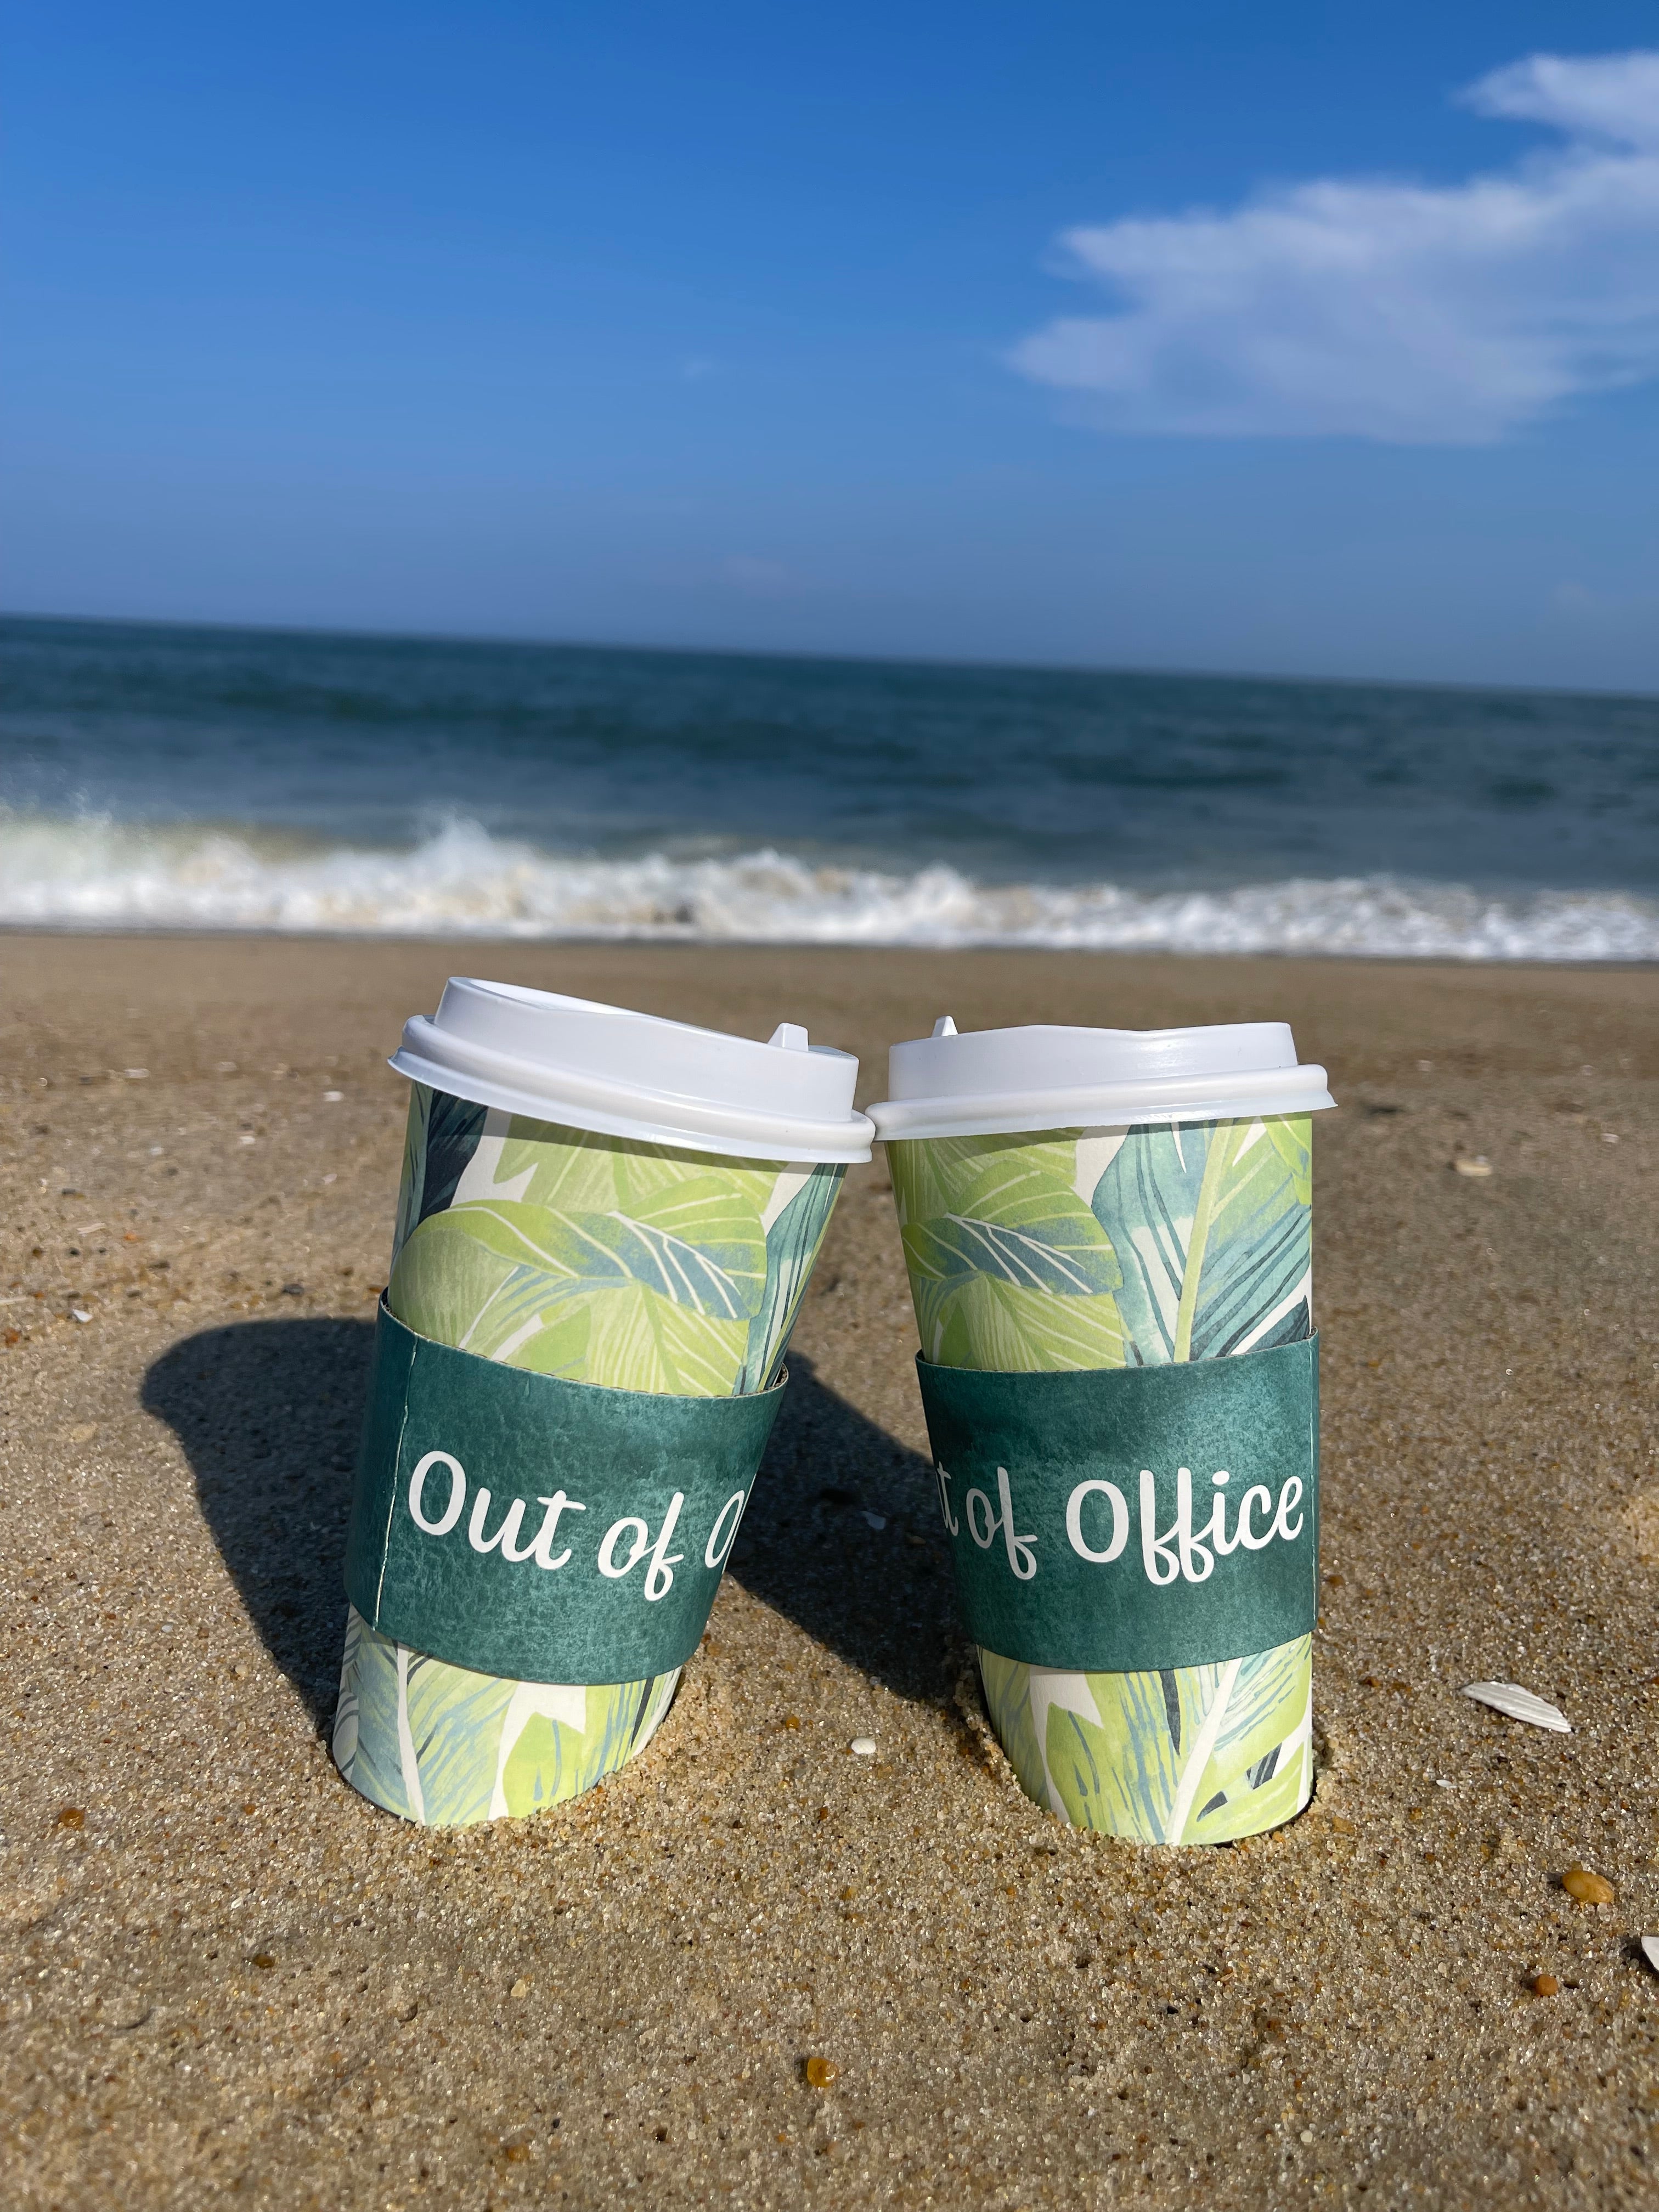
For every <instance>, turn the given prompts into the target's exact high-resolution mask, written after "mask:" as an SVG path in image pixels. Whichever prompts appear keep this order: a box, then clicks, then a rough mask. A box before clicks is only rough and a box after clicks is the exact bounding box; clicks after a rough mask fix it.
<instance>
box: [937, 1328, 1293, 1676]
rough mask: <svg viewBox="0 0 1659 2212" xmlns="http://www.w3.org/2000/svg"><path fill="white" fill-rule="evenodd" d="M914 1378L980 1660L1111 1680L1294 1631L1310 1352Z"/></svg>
mask: <svg viewBox="0 0 1659 2212" xmlns="http://www.w3.org/2000/svg"><path fill="white" fill-rule="evenodd" d="M916 1366H917V1372H918V1374H919V1376H920V1377H921V1400H922V1406H923V1409H924V1411H925V1412H926V1414H927V1433H928V1437H929V1440H930V1443H931V1444H932V1447H933V1465H934V1473H935V1479H936V1481H937V1483H938V1487H939V1509H940V1512H941V1514H942V1516H943V1518H944V1522H945V1534H946V1535H947V1536H948V1537H949V1539H950V1542H951V1553H952V1557H953V1559H954V1563H955V1567H956V1577H957V1595H958V1598H959V1600H960V1603H961V1607H962V1613H963V1619H964V1620H965V1622H966V1624H967V1627H968V1632H969V1635H970V1636H971V1637H972V1638H973V1639H974V1641H975V1644H979V1645H980V1646H981V1648H982V1649H984V1650H989V1651H994V1652H997V1653H999V1654H1000V1656H1002V1657H1003V1658H1005V1659H1015V1660H1023V1661H1024V1662H1027V1663H1028V1664H1030V1665H1032V1666H1039V1667H1053V1668H1061V1669H1063V1670H1065V1671H1066V1672H1071V1673H1078V1674H1128V1673H1135V1672H1139V1671H1140V1670H1142V1669H1145V1668H1169V1667H1194V1666H1202V1665H1207V1664H1210V1663H1212V1662H1224V1661H1226V1660H1229V1659H1237V1658H1241V1657H1243V1656H1248V1655H1249V1654H1251V1653H1253V1652H1258V1651H1265V1650H1268V1649H1270V1648H1271V1647H1272V1646H1273V1645H1274V1644H1285V1643H1288V1642H1290V1641H1291V1638H1294V1637H1297V1636H1303V1635H1306V1634H1307V1633H1308V1632H1310V1630H1311V1629H1312V1627H1313V1626H1314V1618H1315V1613H1316V1609H1317V1601H1318V1581H1319V1574H1318V1559H1319V1340H1318V1338H1317V1336H1312V1337H1309V1338H1307V1339H1305V1340H1303V1341H1302V1342H1300V1343H1297V1344H1287V1345H1280V1346H1275V1347H1274V1348H1273V1350H1271V1351H1267V1352H1243V1353H1240V1354H1238V1355H1237V1356H1236V1357H1234V1358H1225V1359H1205V1360H1194V1361H1192V1362H1189V1363H1186V1364H1182V1365H1178V1366H1175V1365H1172V1366H1165V1367H1117V1368H1095V1369H1089V1370H1083V1371H1074V1372H1065V1373H1058V1374H1030V1375H1001V1374H985V1373H981V1372H979V1371H977V1370H971V1369H968V1368H956V1367H939V1366H935V1365H933V1364H932V1363H931V1362H930V1361H928V1360H926V1359H918V1361H917V1363H916Z"/></svg>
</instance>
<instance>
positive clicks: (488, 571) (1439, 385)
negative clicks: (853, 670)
mask: <svg viewBox="0 0 1659 2212" xmlns="http://www.w3.org/2000/svg"><path fill="white" fill-rule="evenodd" d="M1644 41H1645V42H1646V44H1647V46H1650V47H1659V28H1656V19H1655V18H1654V16H1653V14H1652V11H1651V9H1641V8H1638V7H1635V6H1619V5H1601V4H1598V0H1578V4H1577V5H1575V6H1573V7H1571V8H1568V7H1566V6H1565V5H1539V4H1530V5H1529V4H1526V3H1525V0H1520V4H1515V5H1511V6H1508V7H1505V8H1503V9H1499V8H1498V7H1495V6H1486V5H1479V4H1469V5H1464V6H1462V7H1459V8H1455V9H1447V8H1446V7H1445V6H1444V5H1443V4H1441V5H1437V6H1435V7H1432V8H1431V7H1428V6H1422V5H1417V4H1413V0H1400V3H1399V4H1395V5H1394V6H1392V7H1390V8H1389V9H1355V8H1353V7H1352V5H1346V4H1344V5H1330V6H1324V7H1318V6H1312V5H1278V6H1275V7H1273V8H1272V9H1267V10H1263V9H1245V8H1242V7H1239V6H1237V4H1234V5H1231V6H1200V5H1195V4H1190V0H1166V4H1164V6H1162V7H1160V8H1158V9H1145V8H1137V9H1127V8H1111V7H1102V6H1099V5H1096V6H1094V7H1091V8H1085V7H1076V8H1073V7H1064V6H1053V5H1043V4H1037V3H1036V0H1028V3H1027V4H1025V5H1022V6H1020V7H1018V8H1015V7H1012V6H1000V7H995V8H991V7H975V6H973V5H964V4H958V5H956V6H953V7H951V8H945V7H943V6H933V5H916V6H911V7H908V8H905V9H892V8H890V7H888V8H875V7H866V6H863V5H843V6H842V7H841V8H838V9H835V10H829V9H821V10H817V11H810V12H809V11H806V10H800V9H793V10H792V9H776V8H761V7H758V6H757V7H752V8H751V7H748V6H732V5H726V6H719V7H714V8H705V9H684V8H669V7H666V6H664V7H643V6H629V5H626V4H617V5H612V6H610V7H607V8H604V9H600V8H597V7H576V8H564V9H557V8H554V9H550V8H548V7H546V6H545V5H544V4H543V5H540V6H534V7H532V6H525V7H502V6H495V5H488V4H485V5H474V6H471V7H469V8H467V9H459V8H456V7H443V8H433V7H429V6H428V7H422V6H420V5H403V6H399V7H398V8H395V9H394V8H391V7H376V6H359V7H356V8H353V9H349V10H347V9H327V10H325V9H320V8H315V7H311V6H308V5H296V6H293V7H290V8H289V9H287V10H285V11H283V13H282V14H281V15H271V14H270V13H265V14H264V15H255V14H252V13H250V12H249V11H246V10H237V9H223V8H222V7H216V8H208V7H205V6H204V7H199V8H188V7H182V6H176V5H170V4H167V0H157V4H155V5H154V6H152V7H150V8H149V9H144V10H134V9H127V8H119V9H118V8H114V7H101V6H88V7H82V8H74V7H71V8H69V9H55V10H52V9H39V8H30V9H25V8H22V7H21V6H17V5H15V4H12V5H8V6H6V7H5V8H3V9H0V60H3V67H4V75H5V82H6V84H7V86H8V88H9V90H8V107H9V120H8V131H7V143H6V146H5V149H4V155H3V163H4V166H3V173H0V174H3V193H4V204H5V210H6V229H7V233H8V239H9V246H8V252H7V255H6V258H5V265H4V269H3V272H0V313H3V325H4V329H5V331H6V333H7V336H6V343H5V346H4V350H3V357H0V440H3V444H0V465H3V499H4V507H5V513H6V525H5V530H4V533H3V540H4V543H3V568H0V599H3V604H4V605H6V606H7V607H9V608H10V609H13V610H18V611H40V612H62V613H84V614H108V615H135V616H150V617H161V618H167V619H175V618H176V619H195V618H204V619H210V620H216V621H249V622H271V623H324V624H329V625H337V626H344V627H370V628H390V629H443V630H450V631H473V632H484V633H497V634H513V635H537V636H552V637H565V638H580V639H610V640H617V641H636V642H641V643H653V642H655V643H672V644H693V645H698V644H701V645H710V646H734V647H768V648H778V649H783V650H797V649H799V650H806V651H814V652H816V651H825V650H828V651H835V652H853V653H857V652H873V653H917V654H927V655H943V656H947V657H954V656H959V655H960V656H972V657H993V658H1007V659H1028V660H1059V661H1081V662H1091V663H1097V664H1102V665H1139V666H1153V665H1157V666H1175V667H1193V668H1220V669H1254V670H1267V671H1286V672H1305V673H1338V674H1354V675H1381V676H1401V677H1425V678H1467V679H1472V680H1493V681H1504V682H1515V683H1542V684H1593V685H1609V686H1613V687H1629V688H1642V689H1659V520H1656V516H1659V502H1656V501H1655V498H1654V495H1653V486H1654V484H1655V483H1656V482H1659V62H1655V61H1653V60H1652V59H1651V58H1644V56H1643V55H1642V54H1641V52H1639V51H1638V50H1640V49H1641V48H1642V47H1643V46H1644ZM1552 54H1553V55H1557V56H1561V57H1565V58H1566V66H1565V68H1561V67H1555V66H1553V65H1551V64H1547V63H1540V62H1538V61H1536V60H1535V59H1534V58H1535V57H1538V56H1549V55H1552ZM1470 88H1478V89H1476V90H1474V91H1473V92H1471V90H1470Z"/></svg>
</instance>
